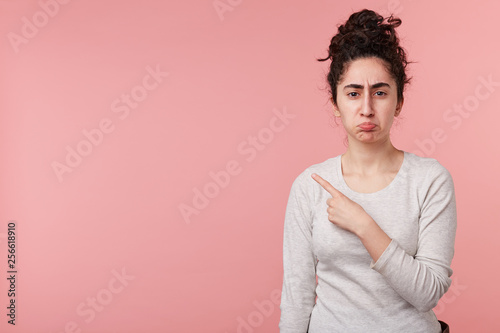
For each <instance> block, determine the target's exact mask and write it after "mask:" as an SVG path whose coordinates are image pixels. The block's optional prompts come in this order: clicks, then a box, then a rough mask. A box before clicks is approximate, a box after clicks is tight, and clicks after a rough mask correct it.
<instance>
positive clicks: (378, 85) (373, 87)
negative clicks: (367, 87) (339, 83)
mask: <svg viewBox="0 0 500 333" xmlns="http://www.w3.org/2000/svg"><path fill="white" fill-rule="evenodd" d="M380 87H388V88H390V87H391V86H390V85H389V84H388V83H385V82H377V83H375V84H372V85H371V88H372V89H377V88H380ZM347 88H354V89H363V88H364V87H363V85H362V84H356V83H351V84H348V85H346V86H344V90H345V89H347Z"/></svg>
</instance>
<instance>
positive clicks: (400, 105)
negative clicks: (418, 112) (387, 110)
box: [394, 99, 405, 117]
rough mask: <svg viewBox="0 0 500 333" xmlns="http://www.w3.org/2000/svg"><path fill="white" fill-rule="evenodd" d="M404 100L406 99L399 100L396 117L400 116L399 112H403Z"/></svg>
mask: <svg viewBox="0 0 500 333" xmlns="http://www.w3.org/2000/svg"><path fill="white" fill-rule="evenodd" d="M404 101H405V100H404V99H401V101H399V102H398V104H397V106H396V112H394V117H397V116H399V114H400V113H401V110H402V109H403V104H404Z"/></svg>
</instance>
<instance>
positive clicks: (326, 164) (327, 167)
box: [295, 155, 340, 184]
mask: <svg viewBox="0 0 500 333" xmlns="http://www.w3.org/2000/svg"><path fill="white" fill-rule="evenodd" d="M339 158H340V155H338V156H335V157H331V158H328V159H326V160H324V161H322V162H319V163H315V164H313V165H310V166H309V167H307V168H305V169H304V170H303V171H302V172H300V174H299V175H298V176H297V177H296V178H295V182H299V183H311V184H315V183H316V181H315V180H314V179H312V177H311V175H312V174H313V173H316V174H319V175H320V176H322V177H323V178H324V179H325V180H328V179H327V178H328V174H333V173H334V171H335V165H336V164H335V163H336V162H337V160H338V159H339ZM310 180H311V181H312V182H310Z"/></svg>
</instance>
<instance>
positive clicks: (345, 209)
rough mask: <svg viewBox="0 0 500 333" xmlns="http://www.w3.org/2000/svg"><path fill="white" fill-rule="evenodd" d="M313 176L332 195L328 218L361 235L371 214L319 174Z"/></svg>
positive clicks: (327, 201)
mask: <svg viewBox="0 0 500 333" xmlns="http://www.w3.org/2000/svg"><path fill="white" fill-rule="evenodd" d="M311 176H312V178H313V179H314V180H315V181H317V182H318V183H319V184H320V185H321V186H322V187H323V188H324V189H325V190H326V191H327V192H328V193H330V195H331V196H332V197H331V198H328V200H326V203H327V205H328V208H327V212H328V220H329V221H330V222H332V223H333V224H335V225H337V226H339V227H340V228H342V229H345V230H348V231H350V232H352V233H354V234H356V235H357V236H359V235H360V232H361V230H362V229H363V228H365V227H366V226H367V225H368V224H369V223H370V220H372V218H371V217H370V215H368V213H366V211H365V210H364V209H363V207H361V206H360V205H359V204H357V203H356V202H354V201H352V200H351V199H349V198H348V197H346V196H345V195H344V194H343V193H342V192H340V191H339V190H337V189H336V188H335V187H333V186H332V184H330V183H329V182H327V181H326V180H324V179H323V178H321V177H320V176H319V175H317V174H315V173H313V174H312V175H311ZM372 221H373V220H372Z"/></svg>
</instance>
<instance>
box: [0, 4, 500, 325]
mask: <svg viewBox="0 0 500 333" xmlns="http://www.w3.org/2000/svg"><path fill="white" fill-rule="evenodd" d="M214 3H215V4H216V5H218V6H219V8H220V9H219V12H218V11H217V10H216V8H215V6H214ZM42 4H44V5H43V6H42ZM57 4H58V5H57ZM56 5H57V6H56ZM224 6H225V7H224ZM43 7H45V11H44V9H43ZM365 7H368V8H371V9H374V10H376V11H379V12H381V13H384V14H385V13H387V12H388V11H392V12H394V13H396V14H397V15H398V16H399V17H401V18H402V20H403V25H402V26H401V27H400V28H399V33H400V36H401V39H402V43H403V46H404V47H405V48H406V49H407V50H408V52H409V57H410V59H411V60H414V61H416V62H417V63H415V64H413V65H411V72H410V75H412V76H413V83H412V84H411V86H410V87H409V89H408V91H407V93H406V95H405V97H406V101H405V106H404V108H403V112H402V118H401V119H399V121H398V122H397V123H396V124H395V125H394V128H393V142H394V144H395V146H396V147H398V148H399V149H403V150H406V151H410V152H415V153H418V154H419V155H421V156H430V157H434V158H436V159H438V160H439V161H440V162H441V164H443V165H444V166H445V167H446V168H448V170H449V171H450V172H451V174H452V176H453V178H454V181H455V188H456V197H457V205H458V232H457V238H456V252H455V259H454V261H453V264H452V268H453V269H454V275H453V279H454V280H453V281H454V282H453V285H452V287H451V288H450V290H449V292H448V293H447V294H446V295H445V296H444V297H443V299H441V301H440V304H439V305H438V307H437V308H436V309H435V311H436V313H437V315H438V317H439V318H441V319H442V320H445V321H447V322H448V323H449V324H450V325H451V327H452V332H454V333H459V332H479V331H481V332H498V331H499V330H500V322H499V321H498V318H497V314H498V300H499V297H500V288H499V287H498V282H497V280H498V274H499V271H498V264H497V263H498V258H497V257H498V253H499V252H500V242H499V241H498V237H499V234H500V223H499V221H500V213H499V210H498V202H497V201H498V189H499V184H500V182H499V180H500V176H499V172H498V170H500V154H499V144H498V138H499V134H498V124H499V122H500V115H499V112H498V110H499V107H498V105H499V104H500V84H499V83H498V82H500V66H499V64H498V63H499V59H500V46H499V45H500V44H499V43H498V32H499V31H500V20H499V19H498V12H499V11H500V4H499V2H497V1H484V0H476V1H461V2H438V1H411V0H399V1H393V0H390V1H389V0H384V1H320V0H315V1H307V2H306V1H297V2H293V4H292V3H291V2H290V1H284V0H279V1H241V0H220V1H213V0H205V1H160V0H156V1H154V0H144V1H141V2H137V1H124V0H121V1H118V0H112V1H105V2H104V3H103V2H101V1H78V0H73V1H69V0H64V1H63V0H59V2H55V0H42V1H41V2H37V1H32V0H30V1H14V0H10V1H6V0H4V1H0V13H1V14H0V15H1V19H0V36H3V37H2V38H1V39H0V47H1V61H0V73H1V74H0V78H1V79H0V91H1V93H0V103H1V104H0V110H1V111H0V112H1V113H0V126H1V129H0V135H1V139H0V152H1V156H2V163H1V172H0V174H1V179H0V181H1V203H2V206H1V209H0V251H1V252H0V263H1V266H0V267H1V269H2V271H1V274H0V276H1V279H0V305H1V306H0V309H1V310H0V315H1V316H0V318H2V319H1V321H0V330H1V331H2V332H47V333H61V332H89V333H90V332H124V333H126V332H186V333H188V332H189V333H197V332H220V333H226V332H227V333H229V332H238V333H249V332H263V333H264V332H278V321H279V316H280V311H279V292H280V290H281V283H282V233H283V219H284V212H285V206H286V202H287V199H288V195H289V190H290V187H291V184H292V182H293V180H294V179H295V177H296V176H297V175H298V174H299V173H300V172H302V171H303V170H304V169H305V168H306V167H308V166H310V165H312V164H315V163H319V162H322V161H324V160H325V159H327V158H330V157H333V156H336V155H339V154H341V153H343V152H344V151H345V146H344V145H343V142H342V141H343V137H344V134H343V132H342V129H341V128H340V127H339V126H337V125H336V124H335V122H334V121H333V117H332V113H331V107H330V104H329V102H328V94H327V90H326V83H325V74H326V70H327V67H328V64H327V63H320V62H317V61H315V58H317V57H324V56H325V55H326V49H327V47H328V44H329V40H330V38H331V37H332V36H333V34H334V33H335V32H336V26H337V24H338V23H340V22H342V21H344V20H346V19H347V18H348V17H349V15H350V14H351V13H352V12H353V11H356V10H360V9H362V8H365ZM46 12H47V13H49V14H50V15H49V14H46ZM26 22H28V23H26ZM35 23H36V25H34V24H35ZM30 24H33V25H32V26H31V30H30V28H29V25H30ZM147 68H149V71H155V70H156V71H158V72H160V74H159V75H157V77H156V80H155V79H154V78H153V77H152V76H151V74H149V72H148V69H147ZM167 72H168V75H167V74H165V73H167ZM488 78H489V79H490V81H492V82H494V84H490V85H489V86H488V85H485V84H484V81H485V80H486V81H487V80H488ZM127 95H128V96H129V97H130V96H131V95H132V99H131V100H129V106H127V104H126V103H125V101H124V100H122V98H127ZM458 108H462V113H459V112H458V111H457V110H458ZM115 111H117V112H115ZM285 111H286V113H287V114H288V115H289V116H288V117H289V118H288V119H286V120H285V121H283V120H280V119H279V118H276V114H280V113H281V114H283V113H284V112H285ZM127 112H128V113H127ZM100 126H101V127H100ZM96 129H98V130H96ZM84 131H87V132H89V133H94V137H93V139H92V140H93V141H94V143H91V142H90V139H87V138H86V136H85V134H84ZM104 131H106V132H104ZM68 149H70V150H71V149H73V150H77V149H80V151H81V152H82V155H85V156H81V160H80V161H77V160H73V162H74V164H73V167H67V169H66V171H65V172H63V173H62V174H59V177H58V175H57V172H56V171H55V169H54V165H55V164H57V163H60V164H59V166H61V165H63V164H64V165H67V163H66V155H67V154H68ZM73 159H75V157H73ZM227 168H229V170H228V171H230V172H231V173H228V171H224V172H222V171H223V170H226V169H227ZM68 170H71V172H69V171H68ZM214 174H217V175H218V177H219V178H218V179H219V181H218V182H219V185H218V184H217V182H215V181H214V180H213V177H212V176H213V175H214ZM223 174H225V175H226V176H223ZM197 191H201V192H204V193H206V195H208V196H209V197H208V198H207V197H206V199H205V201H203V199H201V198H200V195H197V194H195V193H199V192H197ZM193 200H195V201H196V206H197V207H198V209H196V207H194V204H193ZM188 206H190V207H191V209H192V213H190V214H188V215H189V216H188V217H186V216H183V215H182V214H181V208H183V207H184V208H186V207H188ZM193 207H194V208H193ZM194 211H196V213H193V212H194ZM10 220H15V221H17V233H18V236H17V237H18V238H17V254H18V257H17V258H18V263H17V265H18V266H17V269H18V275H17V285H16V288H17V290H16V291H17V292H18V293H17V297H16V304H17V307H16V311H17V312H16V313H17V318H16V326H15V327H12V326H11V325H8V324H7V319H8V317H7V316H6V313H7V309H6V306H7V304H8V303H7V302H8V297H7V289H8V285H7V280H6V278H5V277H6V276H7V273H6V271H7V268H6V263H7V259H6V257H7V238H6V232H7V223H8V222H9V221H10ZM120 274H122V275H123V276H125V277H123V276H122V278H121V279H117V277H116V275H120ZM276 295H278V297H276ZM93 300H94V302H95V303H92V302H93ZM92 304H94V305H92Z"/></svg>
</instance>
